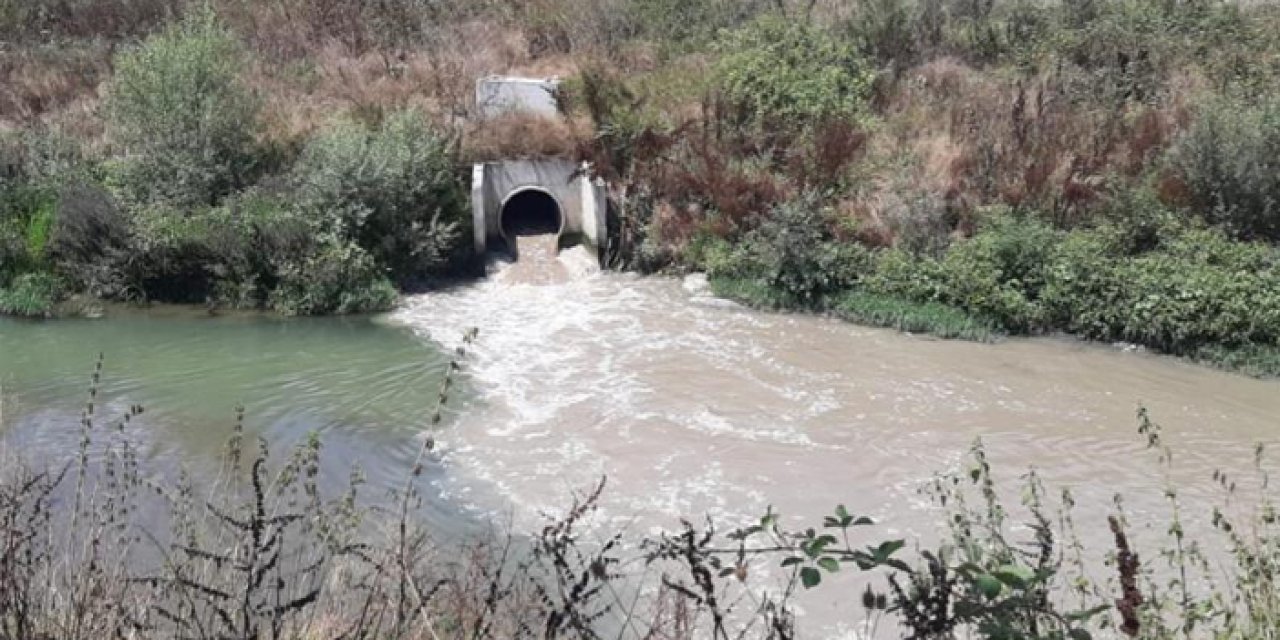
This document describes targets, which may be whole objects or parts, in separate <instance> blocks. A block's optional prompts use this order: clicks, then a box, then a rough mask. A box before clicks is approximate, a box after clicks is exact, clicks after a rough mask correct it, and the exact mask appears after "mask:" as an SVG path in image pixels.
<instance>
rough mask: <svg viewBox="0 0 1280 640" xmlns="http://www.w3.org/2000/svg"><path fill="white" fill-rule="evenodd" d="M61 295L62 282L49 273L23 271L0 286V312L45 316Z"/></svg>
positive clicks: (51, 310) (50, 311)
mask: <svg viewBox="0 0 1280 640" xmlns="http://www.w3.org/2000/svg"><path fill="white" fill-rule="evenodd" d="M61 297H62V283H61V281H59V279H58V278H57V276H54V275H53V274H50V273H41V272H32V273H24V274H22V275H20V276H18V277H16V278H14V279H13V282H11V283H10V284H9V287H8V288H3V287H0V314H9V315H14V316H25V317H29V318H45V317H49V316H50V315H52V314H53V307H54V305H55V304H56V303H57V302H58V300H59V299H61Z"/></svg>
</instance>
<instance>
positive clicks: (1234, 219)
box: [1172, 98, 1280, 240]
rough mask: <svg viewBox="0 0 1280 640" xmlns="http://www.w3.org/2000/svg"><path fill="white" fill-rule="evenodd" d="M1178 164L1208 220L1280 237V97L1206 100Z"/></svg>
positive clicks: (1178, 151) (1251, 234)
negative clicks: (1252, 101)
mask: <svg viewBox="0 0 1280 640" xmlns="http://www.w3.org/2000/svg"><path fill="white" fill-rule="evenodd" d="M1172 157H1173V165H1174V166H1175V167H1176V168H1177V169H1178V170H1179V171H1180V172H1181V174H1182V175H1183V177H1184V179H1185V180H1186V182H1187V186H1188V187H1189V188H1190V191H1191V194H1192V197H1193V200H1194V204H1195V206H1196V207H1198V209H1199V210H1200V212H1201V213H1202V214H1203V215H1204V216H1205V218H1206V219H1207V220H1209V221H1210V222H1213V223H1216V224H1222V225H1224V226H1226V227H1227V228H1228V229H1230V230H1231V231H1233V232H1234V233H1236V234H1238V235H1240V236H1242V237H1245V238H1257V239H1269V240H1280V164H1278V162H1280V161H1278V160H1277V159H1278V158H1280V103H1276V101H1275V99H1274V98H1271V99H1270V100H1269V101H1268V100H1264V101H1263V102H1261V103H1259V104H1256V105H1252V104H1246V103H1243V102H1241V101H1238V100H1230V99H1219V100H1214V101H1211V102H1210V103H1209V104H1206V105H1205V106H1204V107H1203V108H1202V109H1201V110H1200V112H1199V115H1198V117H1197V119H1196V121H1195V122H1194V124H1193V125H1192V126H1191V128H1190V130H1188V131H1187V132H1186V134H1185V135H1183V136H1182V138H1181V139H1180V140H1179V141H1178V142H1177V144H1176V146H1175V148H1174V150H1173V156H1172Z"/></svg>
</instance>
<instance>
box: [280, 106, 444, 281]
mask: <svg viewBox="0 0 1280 640" xmlns="http://www.w3.org/2000/svg"><path fill="white" fill-rule="evenodd" d="M293 183H294V189H295V192H296V197H297V208H298V210H299V211H300V212H301V213H302V214H303V215H305V216H307V217H308V218H309V219H310V220H312V223H313V225H314V227H315V229H316V231H317V233H320V234H322V235H323V234H328V235H330V236H332V237H334V238H338V239H340V240H341V241H343V242H352V243H355V244H356V245H358V246H359V247H360V248H361V249H362V250H363V251H364V252H366V253H367V254H368V255H369V256H370V257H371V258H372V259H373V260H374V261H375V262H376V263H377V264H379V265H381V266H385V267H387V268H388V269H389V270H390V275H391V277H392V278H394V279H395V280H396V281H397V282H399V283H401V284H405V283H412V282H415V281H417V280H420V279H422V278H425V277H428V276H431V275H434V274H437V273H439V272H440V271H441V270H442V268H443V267H444V266H445V265H446V264H447V263H448V262H449V261H450V260H455V259H458V258H459V257H462V256H464V255H465V252H466V250H467V248H468V247H469V246H470V245H469V243H466V242H464V239H465V238H466V237H467V236H466V234H465V233H464V232H465V231H466V229H468V228H469V221H470V216H468V215H466V211H465V208H464V206H463V203H464V200H463V194H462V191H461V189H460V186H459V182H458V178H457V176H455V175H454V171H453V164H452V155H451V152H450V143H449V141H448V139H447V138H445V136H444V135H442V134H441V133H439V132H437V131H435V130H434V129H432V128H431V127H429V126H428V125H427V124H426V122H425V121H424V118H423V116H422V114H421V113H419V112H416V111H402V112H398V113H394V114H392V115H390V116H388V117H387V118H386V120H385V121H384V122H383V123H382V125H381V127H379V128H377V129H376V130H370V129H368V128H366V127H364V126H361V125H359V124H356V123H353V122H344V123H340V124H338V125H336V126H335V127H333V128H331V129H330V130H328V131H326V132H324V133H322V134H321V135H320V136H318V137H317V138H316V139H314V140H312V141H311V143H309V144H308V145H307V147H306V149H305V150H304V151H303V153H302V157H301V158H300V159H299V160H298V163H297V165H296V166H295V167H294V170H293Z"/></svg>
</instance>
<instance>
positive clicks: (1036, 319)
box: [941, 214, 1058, 333]
mask: <svg viewBox="0 0 1280 640" xmlns="http://www.w3.org/2000/svg"><path fill="white" fill-rule="evenodd" d="M1057 243H1058V234H1057V232H1055V231H1054V230H1053V229H1052V228H1050V227H1049V226H1047V225H1045V224H1043V223H1041V222H1039V221H1036V220H1034V219H1030V218H1013V217H1009V216H1007V215H999V214H997V215H996V216H994V217H993V218H991V219H990V220H989V221H988V222H987V224H986V227H985V228H984V229H983V230H981V231H980V232H979V233H978V234H977V235H975V236H974V237H973V238H970V239H969V240H966V241H963V242H960V243H957V244H956V245H955V246H954V247H953V248H952V249H951V250H950V251H949V252H947V255H946V257H945V258H944V259H943V260H942V264H941V269H942V274H943V278H944V280H943V282H944V293H943V295H942V296H941V298H942V301H943V302H946V303H948V304H952V305H955V306H957V307H960V308H962V309H965V310H967V311H969V312H970V313H975V314H978V315H980V316H984V317H989V318H992V319H994V320H995V321H996V322H998V323H999V324H1000V325H1001V326H1003V327H1005V328H1006V329H1008V330H1009V331H1013V332H1017V333H1028V332H1035V331H1039V330H1042V329H1045V328H1046V327H1047V324H1048V322H1047V321H1048V317H1047V310H1046V309H1045V307H1044V305H1043V304H1042V303H1041V302H1040V300H1039V298H1040V291H1041V289H1043V287H1044V283H1045V273H1044V270H1045V267H1046V265H1047V264H1048V263H1049V260H1050V257H1051V256H1052V252H1053V249H1054V247H1055V246H1056V245H1057Z"/></svg>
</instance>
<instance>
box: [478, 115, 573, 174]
mask: <svg viewBox="0 0 1280 640" xmlns="http://www.w3.org/2000/svg"><path fill="white" fill-rule="evenodd" d="M590 136H591V127H590V124H589V123H586V122H584V121H582V120H581V119H574V120H570V119H566V118H562V117H546V116H539V115H524V114H509V115H502V116H498V117H495V118H490V119H488V120H484V121H473V122H471V123H469V124H468V126H467V127H466V130H465V135H464V137H463V139H462V159H463V160H464V161H466V162H483V161H487V160H498V159H501V158H575V157H576V156H577V153H578V149H579V147H580V146H581V145H582V144H583V142H584V141H585V140H587V139H589V138H590Z"/></svg>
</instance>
